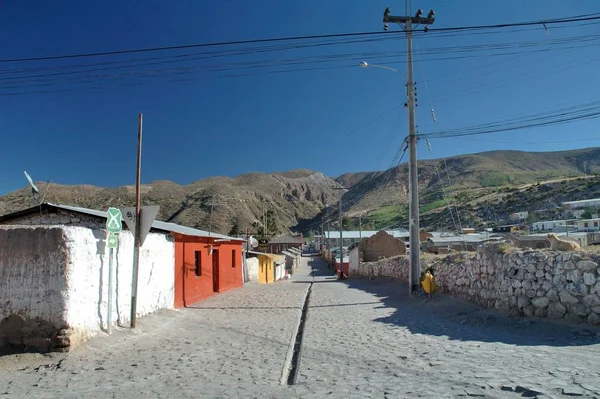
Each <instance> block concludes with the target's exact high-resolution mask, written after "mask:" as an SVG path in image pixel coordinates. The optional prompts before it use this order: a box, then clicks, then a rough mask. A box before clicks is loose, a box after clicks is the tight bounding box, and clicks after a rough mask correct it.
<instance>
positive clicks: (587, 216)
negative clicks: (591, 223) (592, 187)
mask: <svg viewBox="0 0 600 399" xmlns="http://www.w3.org/2000/svg"><path fill="white" fill-rule="evenodd" d="M581 218H582V219H591V218H592V212H591V211H590V209H589V208H588V209H586V210H585V212H583V213H582V214H581Z"/></svg>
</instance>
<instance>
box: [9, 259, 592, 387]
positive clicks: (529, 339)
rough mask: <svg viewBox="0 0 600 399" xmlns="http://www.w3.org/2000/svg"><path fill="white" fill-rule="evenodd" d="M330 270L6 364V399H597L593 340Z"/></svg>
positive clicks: (307, 267)
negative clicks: (291, 374) (292, 367)
mask: <svg viewBox="0 0 600 399" xmlns="http://www.w3.org/2000/svg"><path fill="white" fill-rule="evenodd" d="M311 267H312V268H314V276H313V275H312V274H311ZM330 270H331V269H328V268H327V267H326V266H325V265H324V263H323V262H322V261H321V260H320V259H319V258H316V257H315V258H303V262H302V265H301V266H300V268H299V270H298V272H297V273H296V274H295V275H294V276H293V278H292V279H290V280H288V281H283V282H278V283H275V284H271V285H256V284H248V285H246V286H245V287H244V288H243V289H238V290H234V291H230V292H226V293H223V294H220V295H217V296H215V297H212V298H210V299H208V300H206V301H203V302H201V303H199V304H197V305H196V306H194V307H192V308H187V309H184V310H182V311H170V312H166V311H163V312H159V313H157V314H154V315H150V316H147V317H144V318H142V319H140V320H139V321H138V328H136V329H135V330H134V331H131V330H128V329H123V330H122V331H118V332H114V333H113V334H112V335H111V336H110V337H106V336H99V337H95V338H93V339H91V340H90V341H89V342H88V344H87V345H85V346H83V347H81V348H78V349H76V350H74V351H72V352H71V353H69V354H68V355H65V354H52V355H48V356H43V355H33V354H26V355H9V356H4V357H0V396H2V395H5V396H4V397H35V398H57V397H59V398H83V397H85V398H94V397H95V398H106V397H109V398H110V397H114V398H138V397H139V398H142V397H144V398H146V397H147V398H154V397H156V398H166V397H190V398H191V397H256V398H267V397H273V398H275V397H276V398H284V397H314V398H321V397H339V398H348V397H374V398H384V397H385V398H391V397H397V398H411V397H429V398H437V397H461V396H475V397H487V398H517V397H538V398H545V397H557V398H558V397H571V396H572V395H578V397H584V398H600V345H599V342H600V335H598V330H592V329H590V328H584V327H580V328H575V327H572V326H566V325H558V324H549V323H546V322H543V321H540V320H537V319H523V318H508V317H505V316H501V315H499V314H497V313H493V312H488V311H483V310H479V309H477V308H475V307H473V306H472V305H470V304H468V303H465V302H463V301H459V300H456V299H453V298H450V297H448V296H444V295H438V296H436V297H435V298H434V299H433V301H429V302H428V301H426V299H425V298H420V297H419V298H414V299H409V298H408V297H407V295H406V287H405V285H404V284H403V283H399V282H396V281H391V280H384V279H379V280H368V279H349V280H346V281H345V282H339V281H336V280H335V279H334V278H333V277H332V276H331V271H330ZM310 283H312V285H311V284H310ZM309 287H310V294H309V302H308V313H307V315H308V316H307V318H306V322H305V325H304V333H303V338H304V339H303V344H302V350H301V357H300V363H299V369H298V378H297V383H296V384H295V385H292V386H288V385H286V381H287V379H286V376H287V374H286V370H287V368H288V365H289V363H290V361H291V359H292V348H293V344H294V338H295V335H296V330H297V328H298V324H299V320H300V315H301V312H302V307H303V304H304V300H305V297H306V295H307V292H308V291H309ZM40 364H43V365H42V366H39V365H40Z"/></svg>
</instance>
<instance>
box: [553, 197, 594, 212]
mask: <svg viewBox="0 0 600 399" xmlns="http://www.w3.org/2000/svg"><path fill="white" fill-rule="evenodd" d="M562 206H563V209H569V210H573V209H585V208H598V207H600V198H592V199H586V200H580V201H568V202H563V203H562Z"/></svg>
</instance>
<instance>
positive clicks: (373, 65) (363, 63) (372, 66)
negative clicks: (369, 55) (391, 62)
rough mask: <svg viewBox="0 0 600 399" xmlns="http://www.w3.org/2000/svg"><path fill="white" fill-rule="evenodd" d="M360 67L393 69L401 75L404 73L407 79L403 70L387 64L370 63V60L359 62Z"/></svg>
mask: <svg viewBox="0 0 600 399" xmlns="http://www.w3.org/2000/svg"><path fill="white" fill-rule="evenodd" d="M358 66H359V67H361V68H379V69H387V70H388V71H392V72H396V73H399V74H400V75H402V77H403V78H405V79H406V76H404V74H403V73H402V72H400V71H399V70H398V69H396V68H392V67H389V66H387V65H378V64H369V63H368V62H365V61H362V62H360V63H359V64H358Z"/></svg>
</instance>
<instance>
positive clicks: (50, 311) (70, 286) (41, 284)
mask: <svg viewBox="0 0 600 399" xmlns="http://www.w3.org/2000/svg"><path fill="white" fill-rule="evenodd" d="M105 239H106V233H105V232H104V231H102V230H100V229H90V228H87V227H73V226H43V227H42V226H31V227H29V226H0V346H4V345H21V346H32V347H39V348H43V349H49V348H52V347H53V346H60V347H68V346H72V345H75V344H76V342H79V341H80V340H81V339H85V338H87V337H89V336H92V335H94V334H95V333H97V332H98V331H100V330H101V329H105V328H106V327H107V324H106V323H107V320H106V317H107V299H108V285H109V284H108V266H109V258H108V249H107V248H106V240H105ZM113 259H114V261H113V278H114V284H113V306H112V309H113V311H112V321H113V324H119V325H123V326H129V322H130V309H131V281H132V266H133V236H132V235H131V233H130V232H129V231H125V232H122V233H121V234H119V248H118V249H117V250H114V258H113ZM174 265H175V248H174V243H173V239H172V237H171V235H170V234H157V233H150V234H148V237H147V238H146V240H145V242H144V245H143V247H142V248H141V249H140V261H139V275H138V292H137V293H138V297H137V312H136V314H137V316H138V317H141V316H144V315H146V314H149V313H152V312H155V311H156V310H159V309H172V308H173V304H174V279H175V276H174V274H175V273H174ZM63 337H67V338H66V339H63ZM57 342H58V343H57Z"/></svg>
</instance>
